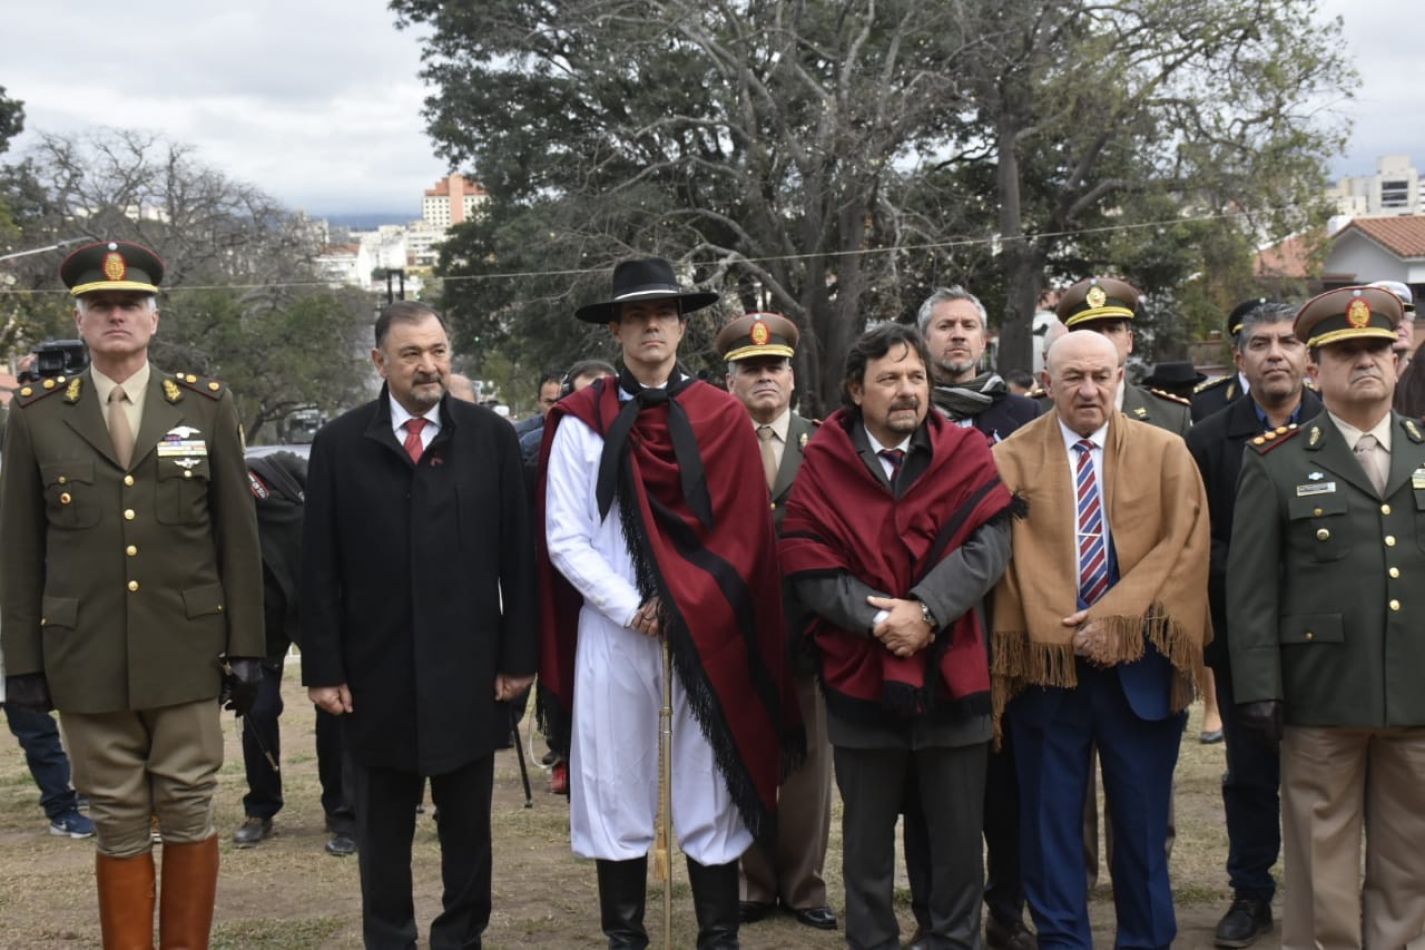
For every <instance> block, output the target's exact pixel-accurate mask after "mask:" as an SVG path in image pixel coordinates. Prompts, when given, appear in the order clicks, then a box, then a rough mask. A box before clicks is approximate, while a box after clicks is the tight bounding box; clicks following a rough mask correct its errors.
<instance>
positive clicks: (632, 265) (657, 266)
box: [574, 257, 718, 323]
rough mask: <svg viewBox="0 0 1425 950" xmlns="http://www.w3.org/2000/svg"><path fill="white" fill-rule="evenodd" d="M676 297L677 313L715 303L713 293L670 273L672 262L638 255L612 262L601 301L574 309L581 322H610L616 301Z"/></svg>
mask: <svg viewBox="0 0 1425 950" xmlns="http://www.w3.org/2000/svg"><path fill="white" fill-rule="evenodd" d="M670 297H671V298H673V299H676V300H677V301H678V312H679V313H692V312H693V311H694V310H701V309H702V308H703V307H707V306H711V305H712V304H715V303H717V301H718V296H717V294H712V293H704V292H699V291H690V290H684V289H683V288H682V287H681V286H679V284H678V279H677V278H676V277H674V276H673V265H672V264H670V263H669V262H668V261H667V260H665V259H663V258H661V257H641V258H637V259H635V260H631V261H619V262H618V263H617V264H615V265H614V291H613V296H612V298H611V299H609V300H608V301H606V302H604V303H591V304H588V305H587V306H583V307H580V308H579V309H578V310H576V311H574V316H576V317H578V318H579V319H580V320H583V321H584V322H585V323H613V322H615V321H617V320H618V318H619V312H618V306H619V304H624V303H632V302H633V301H635V300H664V299H667V298H670Z"/></svg>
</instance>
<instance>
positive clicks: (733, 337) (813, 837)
mask: <svg viewBox="0 0 1425 950" xmlns="http://www.w3.org/2000/svg"><path fill="white" fill-rule="evenodd" d="M799 336H800V334H799V333H798V331H797V325H796V324H795V323H793V322H792V321H790V320H788V319H787V318H786V317H784V316H782V315H781V314H776V313H749V314H746V315H745V316H741V317H738V318H737V319H736V320H734V321H732V322H731V323H729V324H728V325H727V326H725V327H723V328H722V331H721V332H719V333H718V335H717V340H716V346H717V351H718V353H719V354H720V355H721V356H722V358H723V359H724V360H726V361H727V389H728V392H730V393H732V395H734V396H736V397H737V399H738V401H739V402H741V403H742V404H743V405H744V406H745V407H746V408H747V413H748V415H749V416H751V422H752V427H753V430H754V431H755V432H756V433H757V443H758V445H759V446H760V447H761V450H762V468H763V474H764V476H765V477H766V480H767V490H768V492H769V493H770V494H771V497H772V520H773V522H774V523H776V524H778V525H780V524H781V523H782V505H783V504H784V503H785V502H786V500H787V496H788V495H790V494H791V493H792V482H793V480H794V479H795V478H796V475H797V470H798V469H799V468H801V466H802V450H803V449H805V448H806V444H807V441H808V440H809V439H810V438H811V437H812V435H813V434H815V432H816V425H817V424H816V423H815V422H811V421H809V420H807V419H804V418H802V417H801V415H799V414H798V413H797V412H796V411H795V410H794V409H792V393H793V391H794V389H795V385H796V380H795V377H794V375H793V373H792V356H793V355H794V354H795V352H796V346H797V339H798V338H799ZM783 596H784V597H785V598H786V605H787V629H788V632H791V631H793V630H797V629H800V627H801V625H802V624H803V623H804V622H805V621H804V618H802V617H801V615H800V611H799V609H798V608H797V606H796V603H795V600H794V599H792V598H791V597H790V592H789V591H788V590H787V589H784V590H783ZM792 662H793V665H794V669H795V679H796V686H797V700H798V702H799V703H800V704H801V710H802V721H803V722H804V723H805V724H806V730H807V757H806V761H805V762H804V763H803V764H802V765H801V767H800V768H798V769H797V770H796V771H795V772H792V773H791V774H790V775H788V776H787V777H786V780H785V781H783V782H782V784H781V786H780V787H779V788H778V790H777V800H778V803H779V804H778V809H777V817H778V821H777V836H776V838H775V840H774V841H773V842H772V843H771V846H770V847H767V846H764V845H762V844H757V843H754V844H753V845H752V847H750V848H748V849H747V851H746V853H744V854H743V855H742V892H741V904H740V907H739V911H740V916H741V919H742V922H743V923H748V924H750V923H755V922H756V921H758V920H762V919H763V918H765V917H767V916H770V915H771V914H772V913H773V912H774V911H775V910H776V909H777V907H778V905H779V904H780V906H781V908H782V909H783V910H785V911H787V912H788V913H790V914H792V915H793V916H794V917H795V918H796V920H797V921H798V922H799V923H802V924H805V925H806V926H808V927H815V928H817V929H818V930H834V929H835V928H836V915H835V914H833V913H832V911H831V909H830V908H829V907H828V906H827V903H826V882H825V881H824V880H823V879H822V869H823V866H824V865H825V864H826V843H827V835H828V833H829V832H830V830H831V746H830V744H829V743H828V741H827V738H826V705H825V703H824V702H823V701H822V698H821V691H820V689H819V688H818V687H817V685H816V667H815V663H814V661H813V660H812V659H811V658H810V657H805V656H794V657H793V658H792Z"/></svg>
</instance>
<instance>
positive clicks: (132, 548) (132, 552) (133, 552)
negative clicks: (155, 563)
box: [124, 544, 139, 557]
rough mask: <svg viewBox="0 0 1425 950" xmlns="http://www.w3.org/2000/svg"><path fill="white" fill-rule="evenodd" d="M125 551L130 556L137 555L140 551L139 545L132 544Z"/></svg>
mask: <svg viewBox="0 0 1425 950" xmlns="http://www.w3.org/2000/svg"><path fill="white" fill-rule="evenodd" d="M124 553H125V554H127V555H128V556H129V557H137V556H138V553H139V549H138V546H137V545H134V544H131V545H129V546H128V547H126V548H124Z"/></svg>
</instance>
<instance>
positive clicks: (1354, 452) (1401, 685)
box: [1227, 287, 1425, 948]
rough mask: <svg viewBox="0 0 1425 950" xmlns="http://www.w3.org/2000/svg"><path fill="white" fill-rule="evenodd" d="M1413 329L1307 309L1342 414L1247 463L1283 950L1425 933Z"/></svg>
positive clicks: (1239, 591) (1421, 543)
mask: <svg viewBox="0 0 1425 950" xmlns="http://www.w3.org/2000/svg"><path fill="white" fill-rule="evenodd" d="M1400 320H1401V306H1400V300H1399V299H1398V298H1397V297H1396V296H1395V295H1394V294H1392V293H1390V292H1389V291H1388V290H1383V289H1380V288H1375V287H1343V288H1339V289H1337V290H1332V291H1327V292H1326V293H1324V294H1321V295H1319V296H1317V297H1315V298H1313V299H1311V300H1310V301H1308V302H1307V303H1306V305H1305V306H1303V307H1302V308H1301V311H1300V313H1299V314H1298V315H1297V318H1296V336H1297V338H1298V339H1300V340H1302V341H1304V342H1305V343H1306V345H1307V347H1308V348H1309V353H1310V362H1309V363H1308V366H1307V371H1308V372H1309V373H1310V374H1311V376H1312V377H1313V378H1314V379H1315V380H1316V383H1317V389H1318V391H1319V392H1320V393H1321V398H1322V401H1323V402H1324V403H1325V407H1326V411H1325V412H1323V413H1321V414H1320V415H1318V416H1317V417H1316V418H1315V419H1311V420H1308V421H1306V422H1303V423H1301V424H1300V425H1299V426H1297V427H1296V428H1291V427H1290V426H1288V427H1287V428H1286V430H1285V431H1281V430H1278V429H1273V430H1271V431H1268V432H1264V433H1262V434H1261V435H1259V436H1256V437H1254V438H1253V439H1252V440H1251V443H1250V446H1251V450H1250V451H1248V452H1247V453H1246V454H1245V456H1244V458H1243V460H1242V474H1241V478H1240V481H1239V482H1238V488H1237V504H1236V511H1235V517H1234V519H1233V525H1232V549H1231V552H1230V554H1229V555H1228V562H1227V625H1228V627H1229V628H1230V629H1231V631H1232V635H1231V640H1230V644H1229V646H1230V648H1231V651H1232V688H1233V693H1234V698H1235V699H1236V701H1237V703H1238V710H1237V713H1238V717H1239V719H1240V721H1241V724H1242V726H1243V728H1244V729H1245V730H1248V731H1251V732H1255V733H1258V734H1259V735H1261V736H1262V737H1264V738H1265V739H1266V740H1267V741H1270V742H1277V741H1280V743H1281V772H1282V788H1281V801H1282V841H1283V846H1284V847H1283V851H1284V853H1285V862H1284V863H1285V880H1284V882H1283V883H1284V887H1283V890H1284V891H1285V906H1284V908H1283V910H1284V912H1283V916H1282V946H1283V947H1289V948H1294V947H1359V946H1366V947H1405V946H1407V945H1410V946H1415V945H1416V943H1415V942H1416V941H1418V940H1419V938H1420V937H1421V935H1422V934H1425V889H1422V888H1421V886H1420V882H1421V881H1425V849H1422V848H1421V846H1420V844H1421V842H1422V841H1425V691H1422V690H1421V688H1420V682H1421V679H1422V678H1425V637H1422V636H1421V634H1420V631H1421V625H1422V622H1425V602H1422V601H1421V599H1420V598H1421V593H1420V578H1421V577H1425V521H1422V519H1421V516H1420V512H1421V511H1425V433H1422V431H1421V428H1420V425H1419V423H1417V422H1416V421H1415V420H1413V419H1410V418H1407V417H1402V416H1400V415H1398V414H1396V413H1393V412H1391V408H1390V403H1391V396H1392V395H1393V390H1394V385H1395V357H1394V354H1393V353H1392V352H1391V343H1392V342H1393V341H1394V340H1395V333H1396V326H1397V325H1398V324H1399V323H1400ZM1363 824H1364V828H1365V834H1366V848H1365V884H1364V888H1363V887H1362V886H1361V882H1360V872H1361V866H1362V865H1361V831H1362V826H1363Z"/></svg>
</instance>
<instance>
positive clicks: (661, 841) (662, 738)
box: [653, 633, 673, 950]
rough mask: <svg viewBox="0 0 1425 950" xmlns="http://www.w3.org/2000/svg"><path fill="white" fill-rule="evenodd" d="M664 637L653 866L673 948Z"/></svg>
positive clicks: (668, 672) (669, 710) (669, 682)
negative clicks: (661, 891) (656, 824)
mask: <svg viewBox="0 0 1425 950" xmlns="http://www.w3.org/2000/svg"><path fill="white" fill-rule="evenodd" d="M661 639H662V640H663V708H662V709H660V710H658V830H657V832H656V835H655V838H654V841H653V868H654V872H655V873H656V874H657V875H658V880H660V881H662V882H663V947H664V950H672V948H673V654H672V653H671V652H670V651H669V649H668V635H667V634H666V633H665V634H664V635H663V637H662V638H661Z"/></svg>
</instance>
